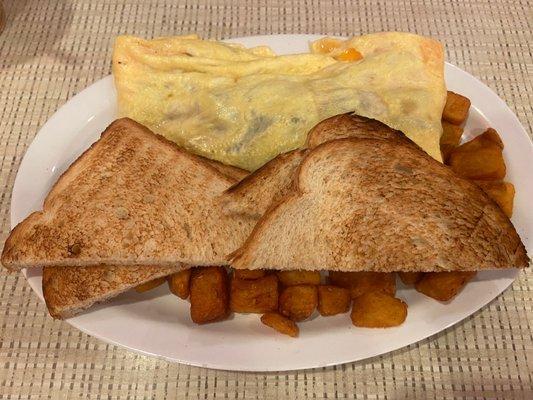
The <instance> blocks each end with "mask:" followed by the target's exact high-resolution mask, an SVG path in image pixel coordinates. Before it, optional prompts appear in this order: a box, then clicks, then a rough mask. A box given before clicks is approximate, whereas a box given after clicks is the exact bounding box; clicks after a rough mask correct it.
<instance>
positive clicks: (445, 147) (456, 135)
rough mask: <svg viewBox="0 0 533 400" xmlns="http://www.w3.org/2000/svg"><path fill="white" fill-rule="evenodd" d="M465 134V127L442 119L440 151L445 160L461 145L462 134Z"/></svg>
mask: <svg viewBox="0 0 533 400" xmlns="http://www.w3.org/2000/svg"><path fill="white" fill-rule="evenodd" d="M462 135H463V128H461V127H460V126H458V125H453V124H450V123H449V122H446V121H442V136H441V137H440V152H441V153H442V159H443V160H444V162H446V160H448V157H449V156H450V153H451V152H452V150H453V149H455V148H456V147H457V146H459V143H460V142H461V136H462Z"/></svg>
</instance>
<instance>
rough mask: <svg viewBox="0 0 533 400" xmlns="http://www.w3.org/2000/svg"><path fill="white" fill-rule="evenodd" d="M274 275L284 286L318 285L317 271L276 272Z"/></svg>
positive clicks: (318, 274) (318, 276) (318, 275)
mask: <svg viewBox="0 0 533 400" xmlns="http://www.w3.org/2000/svg"><path fill="white" fill-rule="evenodd" d="M276 274H277V275H278V279H279V281H280V282H281V284H282V285H284V286H296V285H320V272H319V271H278V272H276Z"/></svg>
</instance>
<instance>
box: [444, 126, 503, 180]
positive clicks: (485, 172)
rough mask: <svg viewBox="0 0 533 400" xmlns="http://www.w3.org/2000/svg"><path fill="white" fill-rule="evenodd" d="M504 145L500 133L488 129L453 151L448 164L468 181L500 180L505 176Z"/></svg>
mask: <svg viewBox="0 0 533 400" xmlns="http://www.w3.org/2000/svg"><path fill="white" fill-rule="evenodd" d="M502 149H503V143H502V141H501V139H500V137H499V136H498V133H497V132H496V131H495V130H494V129H492V128H489V129H487V130H486V131H485V132H484V133H483V134H481V135H479V136H478V137H476V138H474V139H472V140H471V141H469V142H467V143H463V144H462V145H461V146H459V147H456V148H455V149H453V150H452V151H451V153H450V155H449V157H448V164H449V165H450V167H451V168H452V169H453V171H454V172H455V173H457V174H458V175H460V176H462V177H463V178H467V179H479V180H498V179H503V177H504V176H505V172H506V168H505V161H504V159H503V153H502Z"/></svg>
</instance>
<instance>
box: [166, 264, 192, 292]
mask: <svg viewBox="0 0 533 400" xmlns="http://www.w3.org/2000/svg"><path fill="white" fill-rule="evenodd" d="M190 280H191V269H190V268H189V269H185V270H183V271H180V272H176V273H175V274H172V275H170V276H169V277H167V282H168V288H169V289H170V291H171V292H172V293H173V294H175V295H176V296H178V297H179V298H182V299H186V298H187V297H189V281H190Z"/></svg>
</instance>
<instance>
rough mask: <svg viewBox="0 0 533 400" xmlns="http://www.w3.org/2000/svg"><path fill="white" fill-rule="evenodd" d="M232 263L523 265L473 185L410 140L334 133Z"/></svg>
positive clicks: (434, 267)
mask: <svg viewBox="0 0 533 400" xmlns="http://www.w3.org/2000/svg"><path fill="white" fill-rule="evenodd" d="M230 258H231V265H232V266H233V267H235V268H248V269H258V268H272V269H278V270H294V269H302V270H323V269H327V270H342V271H376V272H392V271H459V270H481V269H499V268H512V267H525V266H527V265H528V262H529V260H528V257H527V254H526V251H525V248H524V245H523V244H522V242H521V240H520V238H519V236H518V234H517V233H516V231H515V229H514V227H513V225H512V223H511V222H510V221H509V219H508V218H507V217H506V216H505V215H504V214H503V212H502V211H501V210H500V209H499V207H498V206H497V205H496V204H495V203H494V202H493V201H492V200H490V199H489V198H488V197H487V196H486V195H485V194H484V193H483V191H482V190H481V189H479V188H478V187H477V186H476V185H475V184H473V183H471V182H469V181H467V180H464V179H462V178H460V177H458V176H456V175H455V174H454V173H453V172H452V171H451V170H450V169H449V168H447V167H446V166H444V165H442V164H440V163H439V162H437V161H435V160H433V159H432V158H431V157H429V156H428V155H427V154H426V153H424V152H423V151H420V150H419V149H417V148H414V147H413V146H409V145H404V144H398V143H393V142H391V141H388V140H375V139H358V138H350V139H339V140H334V141H330V142H326V143H324V144H322V145H320V146H318V147H316V148H314V149H313V150H311V151H310V152H309V153H308V154H307V155H306V156H305V158H304V159H303V161H302V163H301V164H300V167H299V169H298V171H297V172H296V176H295V184H294V185H293V188H292V189H291V191H290V192H289V193H288V194H287V195H286V196H285V197H284V198H283V199H282V200H281V201H280V202H279V203H278V204H277V205H275V206H273V207H271V208H270V209H269V210H268V211H267V212H266V213H265V214H264V215H263V217H262V218H261V219H260V220H259V222H258V223H257V225H256V226H255V228H254V230H253V232H252V234H251V235H250V237H249V238H248V239H247V240H246V242H245V244H244V245H243V246H242V247H241V248H240V249H239V250H237V251H236V252H235V253H233V254H232V255H231V256H230Z"/></svg>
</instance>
